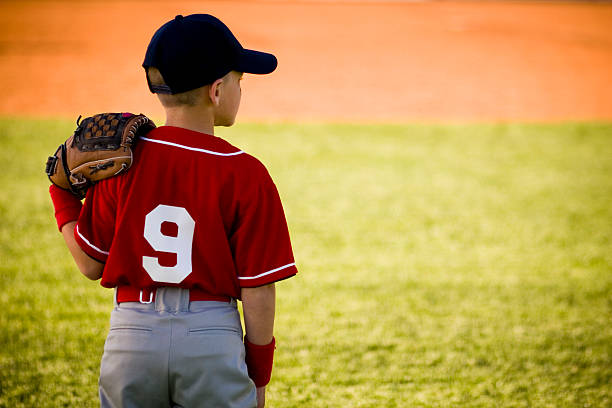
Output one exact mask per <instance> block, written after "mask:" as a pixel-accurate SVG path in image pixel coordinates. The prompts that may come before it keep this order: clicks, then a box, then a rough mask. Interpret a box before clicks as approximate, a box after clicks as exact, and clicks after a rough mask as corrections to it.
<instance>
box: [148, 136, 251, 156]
mask: <svg viewBox="0 0 612 408" xmlns="http://www.w3.org/2000/svg"><path fill="white" fill-rule="evenodd" d="M140 139H142V140H144V141H145V142H153V143H160V144H164V145H168V146H174V147H178V148H181V149H186V150H193V151H194V152H201V153H208V154H212V155H215V156H237V155H239V154H242V153H244V152H243V151H242V150H239V151H237V152H233V153H219V152H214V151H212V150H206V149H199V148H197V147H191V146H185V145H181V144H178V143H173V142H166V141H165V140H157V139H149V138H148V137H140Z"/></svg>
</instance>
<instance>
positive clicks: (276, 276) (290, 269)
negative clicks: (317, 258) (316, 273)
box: [238, 263, 298, 288]
mask: <svg viewBox="0 0 612 408" xmlns="http://www.w3.org/2000/svg"><path fill="white" fill-rule="evenodd" d="M297 272H298V271H297V267H296V266H295V263H292V264H289V265H286V267H281V268H279V269H278V270H276V271H274V272H272V273H264V274H261V275H258V276H257V277H248V276H246V277H238V282H239V284H240V287H241V288H256V287H259V286H264V285H269V284H270V283H275V282H278V281H282V280H285V279H288V278H290V277H292V276H295V275H296V274H297Z"/></svg>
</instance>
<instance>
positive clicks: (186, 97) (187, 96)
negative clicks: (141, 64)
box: [147, 67, 201, 108]
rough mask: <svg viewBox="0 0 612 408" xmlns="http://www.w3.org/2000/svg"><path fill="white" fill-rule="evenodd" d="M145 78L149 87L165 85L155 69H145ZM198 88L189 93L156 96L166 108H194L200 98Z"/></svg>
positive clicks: (159, 73)
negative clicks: (147, 79)
mask: <svg viewBox="0 0 612 408" xmlns="http://www.w3.org/2000/svg"><path fill="white" fill-rule="evenodd" d="M147 76H148V77H149V82H150V83H151V85H166V81H164V77H163V76H162V74H161V72H159V69H157V68H155V67H148V68H147ZM199 91H200V88H196V89H191V90H189V91H185V92H181V93H177V94H174V95H169V94H157V97H158V98H159V100H160V102H161V104H162V105H163V106H164V107H166V108H171V107H177V106H195V105H197V104H198V103H199V98H201V93H200V92H199Z"/></svg>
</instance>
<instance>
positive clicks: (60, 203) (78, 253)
mask: <svg viewBox="0 0 612 408" xmlns="http://www.w3.org/2000/svg"><path fill="white" fill-rule="evenodd" d="M49 195H50V196H51V201H52V202H53V209H54V210H55V219H56V220H57V227H58V229H59V230H60V232H61V233H62V235H63V237H64V241H66V245H67V246H68V250H69V251H70V253H71V254H72V257H73V258H74V261H75V262H76V264H77V267H78V268H79V270H80V271H81V273H82V274H83V275H85V276H86V277H88V278H89V279H92V280H97V279H100V277H101V276H102V269H104V264H103V263H101V262H98V261H96V260H94V259H93V258H90V257H89V256H88V255H87V254H86V253H85V252H84V251H83V250H82V249H81V247H80V246H79V244H77V242H76V239H75V238H74V228H75V226H76V220H77V219H78V218H79V214H80V212H81V208H82V207H83V205H82V204H81V200H79V199H78V198H77V197H75V196H73V195H72V194H71V193H69V192H68V191H66V190H62V189H61V188H59V187H57V186H55V185H53V184H52V185H51V186H50V187H49Z"/></svg>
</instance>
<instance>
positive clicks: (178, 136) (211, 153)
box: [142, 126, 269, 180]
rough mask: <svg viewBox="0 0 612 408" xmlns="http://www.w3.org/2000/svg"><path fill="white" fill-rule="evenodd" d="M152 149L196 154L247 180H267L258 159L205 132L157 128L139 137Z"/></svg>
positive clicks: (263, 168) (168, 127) (266, 172)
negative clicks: (166, 148)
mask: <svg viewBox="0 0 612 408" xmlns="http://www.w3.org/2000/svg"><path fill="white" fill-rule="evenodd" d="M142 139H143V141H145V142H148V143H147V144H150V145H151V147H155V146H158V147H161V146H164V147H169V148H171V150H172V151H176V152H177V153H179V154H181V153H184V154H187V155H190V154H196V155H198V156H200V155H201V156H200V157H202V159H205V160H212V162H214V163H215V165H219V164H224V166H222V167H223V168H225V169H233V170H234V171H235V172H238V173H241V176H242V177H243V178H246V179H250V180H253V179H255V178H262V177H263V178H267V177H269V173H268V169H267V168H266V166H265V165H264V164H263V163H262V161H261V160H259V159H258V158H257V157H255V156H253V155H252V154H249V153H247V152H246V151H244V150H242V149H241V148H239V147H237V146H235V145H233V144H232V143H230V142H229V141H227V140H225V139H223V138H221V137H218V136H213V135H210V134H206V133H200V132H196V131H193V130H189V129H185V128H180V127H174V126H160V127H158V128H156V129H154V130H152V131H151V132H149V133H148V134H147V136H146V137H144V138H142Z"/></svg>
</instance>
